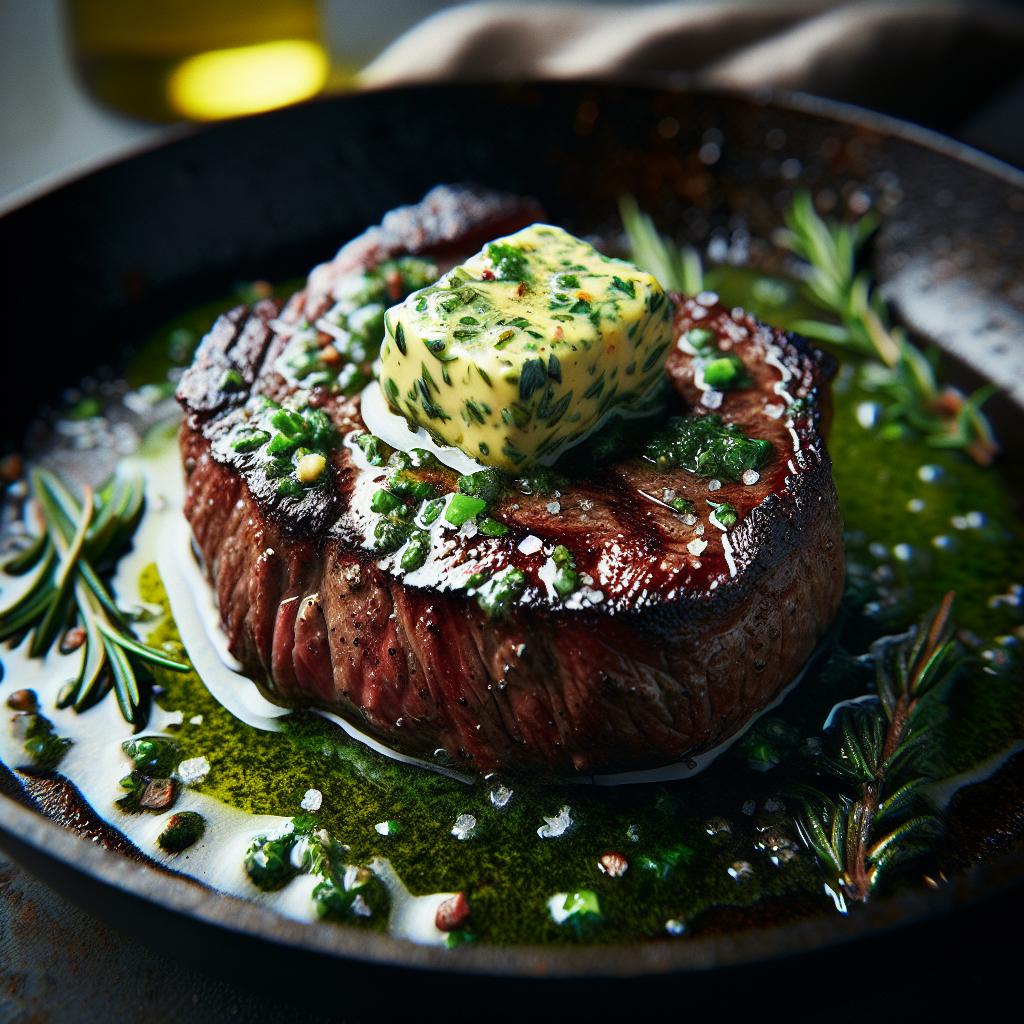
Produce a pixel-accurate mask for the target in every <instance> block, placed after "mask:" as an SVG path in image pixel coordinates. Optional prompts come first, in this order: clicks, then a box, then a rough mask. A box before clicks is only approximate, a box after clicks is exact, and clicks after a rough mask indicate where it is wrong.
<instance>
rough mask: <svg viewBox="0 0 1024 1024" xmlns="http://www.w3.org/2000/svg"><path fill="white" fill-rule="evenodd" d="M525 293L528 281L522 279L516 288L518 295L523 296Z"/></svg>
mask: <svg viewBox="0 0 1024 1024" xmlns="http://www.w3.org/2000/svg"><path fill="white" fill-rule="evenodd" d="M525 294H526V282H525V281H520V282H519V287H518V288H516V295H517V296H519V298H522V297H523V296H524V295H525Z"/></svg>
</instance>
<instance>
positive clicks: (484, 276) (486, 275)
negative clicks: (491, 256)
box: [480, 270, 494, 281]
mask: <svg viewBox="0 0 1024 1024" xmlns="http://www.w3.org/2000/svg"><path fill="white" fill-rule="evenodd" d="M480 280H481V281H493V280H494V271H493V270H484V271H483V272H482V273H481V274H480Z"/></svg>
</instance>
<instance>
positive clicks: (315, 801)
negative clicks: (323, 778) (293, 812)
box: [299, 789, 324, 811]
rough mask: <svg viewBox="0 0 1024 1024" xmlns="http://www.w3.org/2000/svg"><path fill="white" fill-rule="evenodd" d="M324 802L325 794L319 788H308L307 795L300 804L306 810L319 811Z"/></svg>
mask: <svg viewBox="0 0 1024 1024" xmlns="http://www.w3.org/2000/svg"><path fill="white" fill-rule="evenodd" d="M323 802H324V795H323V793H321V792H320V790H319V789H307V790H306V795H305V796H304V797H303V798H302V802H301V803H300V804H299V806H300V807H301V808H302V809H303V810H304V811H319V810H320V806H321V804H323Z"/></svg>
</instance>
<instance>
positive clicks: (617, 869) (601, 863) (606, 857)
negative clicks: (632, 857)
mask: <svg viewBox="0 0 1024 1024" xmlns="http://www.w3.org/2000/svg"><path fill="white" fill-rule="evenodd" d="M597 866H598V867H599V868H600V869H601V871H602V872H603V873H604V874H606V875H607V876H608V877H609V878H621V877H622V876H623V875H624V874H625V873H626V872H627V871H628V870H629V861H628V860H626V858H625V857H624V856H623V855H622V854H621V853H618V852H617V851H615V850H609V851H608V852H607V853H602V854H601V857H600V859H599V860H598V862H597Z"/></svg>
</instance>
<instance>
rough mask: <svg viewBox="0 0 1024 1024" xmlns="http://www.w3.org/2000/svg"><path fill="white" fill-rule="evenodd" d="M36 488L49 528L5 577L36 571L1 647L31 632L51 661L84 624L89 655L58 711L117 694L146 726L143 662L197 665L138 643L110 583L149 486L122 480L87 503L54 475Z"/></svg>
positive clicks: (8, 619) (0, 627) (181, 667)
mask: <svg viewBox="0 0 1024 1024" xmlns="http://www.w3.org/2000/svg"><path fill="white" fill-rule="evenodd" d="M30 484H31V489H32V496H33V498H34V501H35V508H36V510H37V512H38V515H39V519H40V522H41V525H42V530H41V532H40V533H39V535H38V536H36V537H35V538H34V539H33V540H32V542H31V543H30V544H28V545H27V546H26V547H25V548H24V549H23V550H22V551H20V552H19V553H18V554H16V555H14V556H13V557H12V558H11V559H10V560H8V561H7V562H6V563H5V564H4V566H3V571H4V572H5V573H7V574H9V575H24V574H25V573H28V572H31V571H32V570H33V569H34V570H35V575H34V576H33V578H32V581H31V582H30V583H29V585H28V586H27V587H26V588H25V590H24V591H23V593H22V594H21V595H20V596H19V597H18V598H17V599H15V600H14V601H13V602H12V603H10V604H9V605H7V606H6V607H4V608H3V609H0V642H5V641H7V642H14V643H17V642H20V640H21V638H22V637H24V636H25V635H26V634H27V633H29V632H30V631H31V634H32V636H31V640H30V641H29V648H28V653H29V655H30V656H31V657H43V656H44V655H46V653H47V652H48V651H49V650H50V648H51V647H52V646H53V643H54V641H55V640H56V638H57V636H58V635H59V634H61V633H62V632H63V631H65V630H68V629H69V628H70V627H71V626H72V624H74V623H77V625H78V626H79V627H80V628H81V629H82V631H83V634H84V641H83V643H82V647H83V648H84V653H83V657H82V661H81V665H80V667H79V670H78V674H77V676H76V677H75V678H74V679H72V680H70V681H69V683H68V684H67V685H66V686H65V687H64V688H63V689H62V690H61V692H60V695H59V696H58V706H59V707H67V706H69V705H74V707H75V710H77V711H82V710H84V709H86V708H88V707H91V706H92V705H93V704H95V703H96V702H97V701H99V700H100V699H102V698H103V697H104V696H105V695H106V694H107V693H108V692H109V691H110V690H111V689H113V690H114V693H115V696H116V698H117V703H118V706H119V707H120V710H121V714H122V715H123V716H124V719H125V721H127V722H129V723H130V724H132V725H140V724H143V718H144V715H143V701H142V695H141V690H140V678H139V675H140V673H139V668H140V664H139V663H147V662H148V663H151V664H155V665H161V666H163V667H164V668H168V669H172V670H174V671H177V672H186V671H188V667H189V666H188V665H186V664H183V663H182V662H180V661H177V660H175V659H174V658H172V657H169V656H168V655H167V654H166V653H164V652H163V651H161V650H158V649H157V648H155V647H150V646H148V645H147V644H144V643H142V642H141V641H140V640H138V639H137V638H136V637H135V635H134V634H133V632H132V627H131V625H130V616H129V615H128V614H127V613H126V612H124V611H122V610H121V609H120V608H119V607H118V606H117V603H116V602H115V600H114V598H113V596H112V595H111V593H110V591H109V590H108V589H107V586H106V585H105V584H104V582H103V577H104V576H105V575H107V574H108V573H109V572H110V571H112V570H113V568H114V566H115V565H116V563H117V559H118V558H119V557H120V555H122V554H123V553H124V551H125V550H126V548H127V547H128V544H129V542H130V540H131V538H132V536H133V535H134V533H135V529H136V527H137V526H138V523H139V519H140V517H141V515H142V508H143V503H144V489H143V483H142V480H141V479H140V478H139V477H135V476H133V477H127V476H116V477H115V478H114V479H113V480H112V481H111V483H110V484H109V485H108V486H107V487H106V488H104V489H103V491H102V492H101V493H100V495H99V496H97V495H95V494H94V493H93V491H92V490H91V488H88V487H86V488H84V489H83V493H82V499H81V501H79V500H78V499H77V498H76V497H75V496H74V495H73V494H72V493H71V492H70V491H69V490H68V489H67V488H66V487H65V486H64V484H63V483H61V481H60V480H59V479H58V478H57V477H56V476H55V475H54V474H53V473H51V472H50V471H49V470H46V469H43V468H36V469H33V470H32V472H31V473H30Z"/></svg>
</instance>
